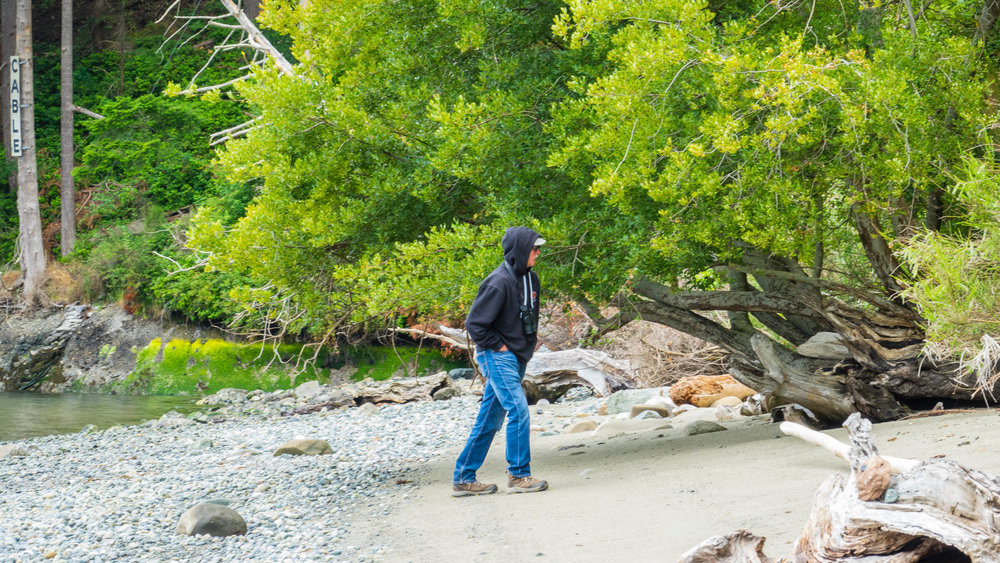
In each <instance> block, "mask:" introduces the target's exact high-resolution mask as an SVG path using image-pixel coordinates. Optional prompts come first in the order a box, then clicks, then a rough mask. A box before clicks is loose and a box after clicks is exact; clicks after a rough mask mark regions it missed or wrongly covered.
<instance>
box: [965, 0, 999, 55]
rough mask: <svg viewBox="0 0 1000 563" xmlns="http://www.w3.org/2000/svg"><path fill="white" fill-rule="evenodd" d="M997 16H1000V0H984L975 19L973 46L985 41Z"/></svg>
mask: <svg viewBox="0 0 1000 563" xmlns="http://www.w3.org/2000/svg"><path fill="white" fill-rule="evenodd" d="M998 17H1000V0H985V1H984V2H983V7H982V9H981V10H979V18H978V19H977V21H976V34H975V35H974V36H973V38H972V44H973V45H974V46H975V45H979V44H980V43H983V42H985V41H986V37H987V36H989V34H990V31H991V30H992V29H993V26H994V25H996V22H997V18H998Z"/></svg>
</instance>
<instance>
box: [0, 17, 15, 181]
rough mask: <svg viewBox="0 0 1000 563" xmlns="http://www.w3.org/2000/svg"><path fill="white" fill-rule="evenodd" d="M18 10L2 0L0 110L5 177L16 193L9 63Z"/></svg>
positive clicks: (0, 20)
mask: <svg viewBox="0 0 1000 563" xmlns="http://www.w3.org/2000/svg"><path fill="white" fill-rule="evenodd" d="M15 12H16V10H15V1H14V0H0V36H2V41H0V69H3V71H2V72H0V76H2V78H0V92H2V93H0V98H2V100H3V102H2V104H0V105H2V106H3V110H2V111H0V115H2V116H3V117H2V119H0V121H2V123H3V146H4V154H5V155H6V159H7V164H8V165H9V166H10V176H9V177H8V178H5V180H6V181H7V189H9V190H10V191H11V193H14V192H15V191H16V190H17V168H16V163H15V162H14V158H13V157H12V156H11V155H10V151H11V146H10V110H9V109H8V108H10V69H9V68H8V66H7V65H9V64H10V58H11V57H12V56H13V55H14V54H15V53H14V45H15V30H16V29H17V27H16V26H15V25H14V24H15V23H16V19H17V16H16V13H15Z"/></svg>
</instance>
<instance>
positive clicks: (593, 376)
mask: <svg viewBox="0 0 1000 563" xmlns="http://www.w3.org/2000/svg"><path fill="white" fill-rule="evenodd" d="M630 372H631V369H630V365H629V363H628V362H625V361H622V360H616V359H615V358H612V357H611V356H609V355H608V354H607V353H605V352H601V351H600V350H585V349H583V348H574V349H572V350H560V351H558V352H536V353H535V355H534V356H532V358H531V361H530V362H528V366H527V369H525V372H524V381H525V383H527V384H534V385H538V386H546V387H556V386H561V385H564V386H567V387H570V386H574V385H587V386H589V387H591V388H593V389H594V391H596V392H597V393H598V394H600V395H602V396H605V397H606V396H608V395H610V394H611V393H613V392H615V391H618V390H619V389H629V388H632V387H635V382H634V381H633V380H632V378H631V377H630V376H629V373H630Z"/></svg>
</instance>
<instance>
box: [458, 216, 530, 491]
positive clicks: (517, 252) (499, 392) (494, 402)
mask: <svg viewBox="0 0 1000 563" xmlns="http://www.w3.org/2000/svg"><path fill="white" fill-rule="evenodd" d="M543 244H545V240H544V239H543V238H542V237H540V236H538V233H536V232H535V231H534V230H532V229H529V228H528V227H511V228H509V229H507V231H506V232H505V233H504V236H503V240H502V241H501V242H500V245H501V247H502V248H503V253H504V256H503V263H502V264H500V266H498V267H497V269H495V270H493V272H492V273H490V275H488V276H486V279H484V280H483V282H482V283H481V284H480V285H479V293H478V294H477V295H476V300H475V301H474V302H473V303H472V308H471V309H469V316H468V318H467V319H466V320H465V328H466V330H467V331H468V332H469V337H470V338H471V339H472V341H473V342H474V343H475V344H476V363H477V364H479V368H480V370H481V371H482V372H483V377H484V378H485V379H486V384H485V387H484V389H483V402H482V404H481V405H480V407H479V414H478V415H477V416H476V422H475V424H474V425H473V426H472V431H471V432H470V434H469V439H468V441H467V442H466V444H465V449H463V450H462V453H461V455H459V456H458V461H457V462H456V463H455V475H454V477H453V479H452V493H451V494H452V496H456V497H465V496H471V495H488V494H492V493H495V492H496V491H497V486H496V485H491V484H487V483H480V482H479V481H477V480H476V471H477V470H478V469H479V468H480V467H481V466H482V465H483V461H484V460H485V459H486V452H487V451H489V449H490V444H491V443H492V442H493V436H495V435H496V433H497V431H498V430H500V427H501V426H502V425H503V419H504V415H506V417H507V473H508V479H507V492H508V493H533V492H536V491H544V490H545V489H547V488H548V487H549V484H548V483H546V482H545V481H541V480H539V479H535V478H534V477H532V476H531V446H530V444H529V443H528V438H529V435H530V433H531V425H530V422H529V416H530V415H529V411H528V400H527V398H526V397H525V396H524V389H523V388H522V387H521V379H522V378H523V377H524V368H525V367H526V366H527V365H528V360H530V359H531V356H532V355H533V354H534V353H535V344H536V342H537V341H538V338H537V335H536V332H537V329H538V305H539V297H540V294H541V287H540V284H539V281H538V275H537V274H535V272H532V271H531V268H532V266H534V265H535V260H536V259H537V258H538V255H539V254H540V253H541V250H540V249H539V247H540V246H541V245H543Z"/></svg>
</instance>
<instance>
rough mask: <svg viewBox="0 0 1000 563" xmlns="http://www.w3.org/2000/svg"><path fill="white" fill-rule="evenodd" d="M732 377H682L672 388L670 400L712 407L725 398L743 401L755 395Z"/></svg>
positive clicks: (678, 403)
mask: <svg viewBox="0 0 1000 563" xmlns="http://www.w3.org/2000/svg"><path fill="white" fill-rule="evenodd" d="M754 392H755V391H754V390H753V389H751V388H749V387H747V386H746V385H743V384H742V383H740V382H739V381H736V379H734V378H733V376H731V375H695V376H691V377H682V378H680V379H679V380H677V383H674V384H673V385H671V386H670V399H671V400H673V402H674V403H675V404H677V405H683V404H689V405H694V406H696V407H707V406H711V404H712V403H714V402H715V401H718V400H719V399H721V398H723V397H737V398H739V399H740V400H743V399H745V398H747V397H749V396H751V395H753V394H754Z"/></svg>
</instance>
